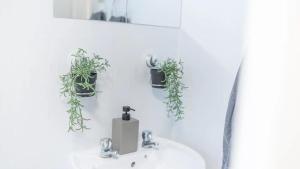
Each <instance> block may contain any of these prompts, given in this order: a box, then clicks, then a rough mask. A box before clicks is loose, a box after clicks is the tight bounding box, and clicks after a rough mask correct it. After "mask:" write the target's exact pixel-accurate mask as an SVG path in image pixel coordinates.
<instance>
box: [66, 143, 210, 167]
mask: <svg viewBox="0 0 300 169" xmlns="http://www.w3.org/2000/svg"><path fill="white" fill-rule="evenodd" d="M155 141H156V142H158V143H159V149H158V150H155V149H144V148H141V146H140V145H141V144H139V148H138V151H137V152H135V153H130V154H126V155H121V156H119V158H118V159H112V158H101V157H100V146H98V147H95V148H92V149H90V150H86V151H83V152H77V153H73V154H72V155H71V163H72V166H73V168H74V169H205V162H204V159H203V158H202V156H201V155H200V154H198V153H197V152H195V151H194V150H192V149H190V148H188V147H187V146H184V145H182V144H179V143H176V142H174V141H171V140H168V139H163V138H155Z"/></svg>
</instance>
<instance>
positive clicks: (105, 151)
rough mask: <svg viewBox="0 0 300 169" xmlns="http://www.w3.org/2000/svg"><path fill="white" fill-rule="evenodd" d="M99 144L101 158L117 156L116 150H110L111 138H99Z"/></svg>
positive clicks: (115, 157) (116, 157)
mask: <svg viewBox="0 0 300 169" xmlns="http://www.w3.org/2000/svg"><path fill="white" fill-rule="evenodd" d="M100 145H101V151H100V157H102V158H114V159H118V158H119V154H118V152H117V151H113V150H112V140H111V138H103V139H101V141H100Z"/></svg>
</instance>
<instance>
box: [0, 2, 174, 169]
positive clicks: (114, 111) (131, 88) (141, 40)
mask: <svg viewBox="0 0 300 169" xmlns="http://www.w3.org/2000/svg"><path fill="white" fill-rule="evenodd" d="M52 4H53V3H52V0H43V1H40V0H27V1H22V0H18V1H17V0H11V1H4V0H1V5H0V22H1V29H0V37H1V38H0V49H1V54H0V55H1V60H0V77H1V83H0V133H1V137H0V159H1V160H0V161H1V162H0V168H3V169H4V168H5V169H39V168H43V169H67V168H68V167H69V165H68V163H67V160H68V155H69V153H70V152H72V151H76V150H80V149H83V148H86V147H90V146H94V145H96V144H98V142H99V139H100V138H101V137H104V136H110V132H111V119H112V118H113V117H118V116H120V115H121V106H122V105H131V106H133V107H134V108H136V110H137V111H136V113H134V114H133V116H135V117H137V118H138V119H140V121H141V128H140V129H141V130H142V129H144V128H149V129H152V130H153V131H154V133H156V134H158V135H162V136H165V137H169V135H170V134H169V131H170V127H171V124H170V123H171V122H170V121H169V119H167V118H166V113H165V111H164V110H165V107H164V104H163V103H162V101H161V100H160V98H161V96H159V92H153V89H152V88H151V86H150V85H149V72H148V71H149V70H148V69H147V68H146V65H145V55H146V54H148V53H153V54H156V55H158V56H166V57H171V56H175V55H176V54H177V50H176V49H177V30H176V29H165V28H155V27H143V26H136V25H126V24H117V23H110V24H107V23H103V22H97V21H95V22H94V21H81V20H70V19H55V18H53V9H52ZM77 47H81V48H86V49H88V50H89V51H90V52H96V53H100V54H101V55H102V56H105V57H107V58H108V59H109V60H110V63H111V65H112V68H111V69H109V71H108V72H107V73H106V74H105V75H104V76H105V77H102V78H101V79H99V80H98V83H99V84H98V87H99V89H100V90H101V91H102V93H101V94H99V95H98V97H97V98H96V99H90V100H89V103H88V102H87V101H85V103H88V104H89V106H86V116H87V117H90V118H91V119H92V120H91V121H90V122H88V126H89V127H91V128H92V129H91V130H89V131H87V132H85V133H83V134H82V133H76V134H74V133H67V124H68V123H67V122H68V116H67V113H66V109H67V105H66V101H65V99H64V98H63V97H60V94H59V89H60V82H59V78H58V77H59V75H60V74H62V73H66V72H67V71H68V70H69V64H70V59H71V58H70V57H69V54H70V53H71V52H72V51H73V50H74V49H76V48H77ZM154 124H155V125H154Z"/></svg>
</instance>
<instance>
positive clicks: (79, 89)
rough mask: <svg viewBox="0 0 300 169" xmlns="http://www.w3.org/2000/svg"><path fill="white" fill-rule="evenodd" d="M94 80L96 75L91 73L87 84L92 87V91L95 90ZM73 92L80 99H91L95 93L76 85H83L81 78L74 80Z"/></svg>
mask: <svg viewBox="0 0 300 169" xmlns="http://www.w3.org/2000/svg"><path fill="white" fill-rule="evenodd" d="M96 80H97V73H91V77H90V78H89V84H91V85H92V88H93V89H96ZM75 82H76V83H75V90H76V95H77V96H80V97H91V96H94V95H95V92H94V90H93V89H91V88H90V89H86V88H83V87H82V86H80V85H78V83H84V79H83V78H81V77H78V78H76V80H75Z"/></svg>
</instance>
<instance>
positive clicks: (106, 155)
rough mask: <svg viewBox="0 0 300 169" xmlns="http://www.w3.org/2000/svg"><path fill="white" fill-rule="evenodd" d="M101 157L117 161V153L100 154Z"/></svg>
mask: <svg viewBox="0 0 300 169" xmlns="http://www.w3.org/2000/svg"><path fill="white" fill-rule="evenodd" d="M101 157H102V158H114V159H118V158H119V154H118V152H117V151H107V152H101Z"/></svg>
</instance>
